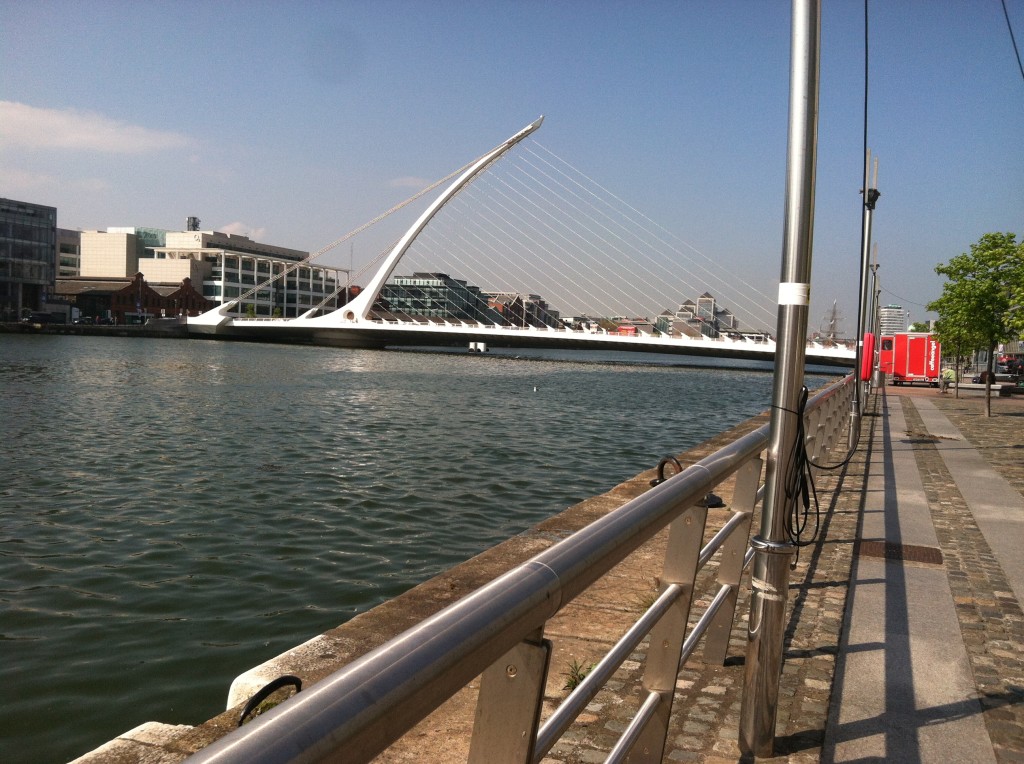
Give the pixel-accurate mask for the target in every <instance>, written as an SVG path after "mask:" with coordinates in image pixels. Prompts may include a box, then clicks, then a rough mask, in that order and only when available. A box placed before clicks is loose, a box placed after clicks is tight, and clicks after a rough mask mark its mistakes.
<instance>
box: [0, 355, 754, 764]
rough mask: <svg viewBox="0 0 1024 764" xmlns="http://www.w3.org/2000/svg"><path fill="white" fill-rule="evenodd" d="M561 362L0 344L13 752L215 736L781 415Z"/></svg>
mask: <svg viewBox="0 0 1024 764" xmlns="http://www.w3.org/2000/svg"><path fill="white" fill-rule="evenodd" d="M542 355H543V354H534V356H542ZM553 355H554V354H548V355H547V358H546V359H545V360H536V359H532V360H531V359H526V358H522V357H515V356H513V355H511V354H506V355H504V356H498V355H492V354H488V355H485V356H479V355H476V356H470V355H468V354H454V355H453V354H428V353H421V352H417V353H410V352H393V351H360V350H343V349H329V348H311V347H296V346H277V345H252V344H234V343H223V342H215V341H171V340H153V339H124V338H105V337H64V336H23V335H0V390H2V397H0V434H2V438H3V445H2V448H3V451H2V453H3V461H2V464H3V482H2V485H0V650H2V658H0V686H2V687H3V688H4V694H5V696H6V702H5V704H4V705H5V709H4V713H3V722H2V724H0V759H2V760H3V761H5V762H7V763H8V764H11V763H12V762H61V761H67V760H68V759H71V758H74V757H75V756H78V755H81V754H82V753H85V752H87V751H88V750H91V749H92V748H94V747H96V746H97V745H100V744H102V743H103V742H105V741H107V740H109V739H111V738H112V737H114V736H116V735H117V734H119V733H121V732H124V731H126V730H128V729H130V728H132V727H134V726H136V725H138V724H140V723H142V722H144V721H150V720H154V721H161V722H166V723H178V724H196V723H200V722H202V721H204V720H206V719H207V718H209V717H211V716H213V715H214V714H216V713H218V712H220V711H221V710H223V706H224V702H225V700H226V697H227V690H228V686H229V684H230V682H231V680H232V679H233V678H234V677H235V676H236V675H238V674H240V673H242V672H243V671H245V670H247V669H248V668H250V667H252V666H254V665H256V664H258V663H261V662H262V661H264V660H266V659H267V658H270V657H272V656H274V655H277V654H278V653H280V652H283V651H284V650H286V649H288V648H290V647H293V646H294V645H296V644H299V643H301V642H303V641H305V640H306V639H308V638H310V637H312V636H314V635H316V634H318V633H320V632H322V631H324V630H326V629H329V628H332V627H334V626H337V625H338V624H340V623H343V622H344V621H346V620H348V619H349V618H351V617H352V616H353V615H355V614H356V613H359V612H362V611H363V610H366V609H369V608H371V607H373V606H374V605H376V604H378V603H380V602H382V601H384V600H386V599H388V598H390V597H393V596H395V595H397V594H399V593H401V592H403V591H405V590H406V589H408V588H409V587H410V586H413V585H415V584H416V583H418V582H420V581H423V580H425V579H427V578H429V577H431V576H432V575H434V574H436V573H438V572H439V571H441V570H444V569H445V568H448V567H450V566H451V565H453V564H455V563H457V562H460V561H462V560H464V559H467V558H468V557H471V556H472V555H474V554H476V553H477V552H479V551H481V550H483V549H485V548H487V547H489V546H492V545H494V544H495V543H497V542H499V541H502V540H503V539H506V538H508V537H509V536H511V535H513V534H515V533H517V532H520V531H522V530H524V529H526V528H528V527H530V526H531V525H533V524H535V523H537V522H538V521H540V520H542V519H544V518H546V517H549V516H551V515H553V514H556V513H558V512H560V511H561V510H563V509H565V508H566V507H568V506H570V505H571V504H573V503H575V502H577V501H580V500H582V499H584V498H587V497H589V496H592V495H594V494H597V493H601V492H603V491H605V490H607V489H608V488H610V487H612V486H613V485H615V484H617V483H618V482H621V481H622V480H624V479H626V478H628V477H631V476H632V475H634V474H636V473H637V472H640V471H642V470H644V469H648V468H650V467H652V466H654V465H656V464H657V462H658V460H659V459H660V458H661V457H662V456H663V455H666V454H675V453H678V452H680V451H682V450H684V449H686V448H688V447H690V446H692V445H694V444H696V443H698V442H700V441H702V440H704V439H705V438H707V437H709V436H710V435H712V434H715V433H717V432H720V431H722V430H723V429H725V428H727V427H728V426H731V425H732V424H734V423H736V422H738V421H741V420H743V419H745V418H747V417H749V416H752V415H754V414H756V413H758V412H760V411H763V410H764V409H765V408H766V407H767V406H768V404H769V402H770V398H771V382H772V380H771V375H770V374H766V373H763V372H754V371H743V370H736V369H703V368H694V367H686V366H684V365H680V364H681V363H685V362H681V361H679V360H667V359H665V358H658V357H652V358H646V359H645V358H641V359H640V362H637V361H636V360H634V361H632V362H629V363H622V362H619V361H618V360H616V362H612V360H613V358H614V357H613V356H607V357H606V356H594V355H586V354H581V353H576V354H569V353H566V354H562V355H561V356H560V357H559V358H560V360H559V359H555V358H554V357H553Z"/></svg>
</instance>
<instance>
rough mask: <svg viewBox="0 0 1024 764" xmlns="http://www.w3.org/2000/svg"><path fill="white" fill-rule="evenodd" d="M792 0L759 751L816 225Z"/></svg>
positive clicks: (814, 31) (798, 8) (808, 0)
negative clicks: (791, 35) (784, 212)
mask: <svg viewBox="0 0 1024 764" xmlns="http://www.w3.org/2000/svg"><path fill="white" fill-rule="evenodd" d="M792 5H793V22H792V24H793V38H792V52H791V61H790V100H789V148H788V156H787V159H786V219H785V226H784V230H783V252H782V277H781V281H780V284H779V309H778V329H777V345H776V351H775V382H774V389H773V392H772V416H771V427H770V436H769V445H768V459H767V466H766V471H765V499H764V507H763V509H762V513H761V529H760V533H759V534H758V535H757V536H755V537H754V539H753V540H752V542H751V544H752V546H753V547H754V549H755V556H754V563H753V572H752V574H751V600H750V602H751V604H750V623H749V626H748V632H747V656H746V673H745V679H744V691H743V705H742V709H741V712H740V741H739V742H740V749H741V751H742V752H743V753H744V754H745V755H746V754H751V753H752V754H754V755H755V756H771V755H772V748H773V743H774V738H775V716H776V711H777V709H778V695H779V676H780V674H781V673H782V642H783V636H784V629H785V617H786V604H787V594H788V589H789V563H790V559H791V557H792V554H793V552H794V550H795V547H794V546H793V544H792V542H791V541H790V540H789V538H788V536H787V534H786V514H787V512H789V511H791V509H792V507H793V504H794V502H795V500H796V496H790V495H788V494H789V492H788V491H787V487H786V476H787V474H788V473H789V470H790V467H791V465H792V462H793V455H794V454H793V451H794V449H795V447H796V446H797V434H798V431H797V426H798V418H799V415H798V413H797V406H798V402H799V396H800V388H801V386H802V384H803V371H804V356H805V343H806V340H805V337H806V334H807V309H808V303H809V300H810V282H811V245H812V239H813V233H814V181H815V168H816V161H817V125H818V68H819V60H818V57H819V42H820V36H821V2H820V0H793V4H792ZM801 445H802V444H801Z"/></svg>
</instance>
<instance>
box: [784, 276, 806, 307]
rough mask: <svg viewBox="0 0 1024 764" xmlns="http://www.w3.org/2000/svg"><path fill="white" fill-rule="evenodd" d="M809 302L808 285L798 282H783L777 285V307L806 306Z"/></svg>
mask: <svg viewBox="0 0 1024 764" xmlns="http://www.w3.org/2000/svg"><path fill="white" fill-rule="evenodd" d="M810 302H811V285H810V284H801V283H800V282H798V281H783V282H782V283H781V284H779V305H808V304H810Z"/></svg>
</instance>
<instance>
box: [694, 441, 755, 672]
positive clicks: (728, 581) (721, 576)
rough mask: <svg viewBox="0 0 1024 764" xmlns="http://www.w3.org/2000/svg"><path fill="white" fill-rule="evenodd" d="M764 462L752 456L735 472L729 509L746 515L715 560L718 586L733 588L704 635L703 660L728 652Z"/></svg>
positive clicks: (719, 658)
mask: <svg viewBox="0 0 1024 764" xmlns="http://www.w3.org/2000/svg"><path fill="white" fill-rule="evenodd" d="M763 463H764V462H763V461H762V460H761V458H760V457H758V458H755V459H751V460H750V461H749V462H747V463H746V464H744V465H743V466H742V467H740V469H739V471H738V472H737V473H736V487H735V488H734V489H733V492H732V509H733V512H735V513H737V514H745V515H746V516H747V519H746V521H745V522H744V523H743V525H741V526H740V527H739V528H737V529H736V530H734V531H733V532H732V535H731V536H729V538H728V540H727V541H726V542H725V543H724V544H722V558H721V560H720V561H719V563H718V583H719V584H720V585H721V586H731V587H732V590H731V591H730V592H729V594H728V596H727V598H726V600H725V602H723V603H722V606H721V607H720V608H719V609H718V612H717V613H715V617H714V618H713V619H712V621H711V626H710V627H708V633H707V636H706V637H705V638H704V660H705V661H706V662H708V663H725V659H726V656H727V655H728V653H729V637H730V636H731V635H732V622H733V618H735V617H736V597H737V595H738V593H739V584H740V579H741V578H742V577H743V558H744V557H745V556H746V553H747V539H748V538H749V537H750V520H751V518H752V517H753V516H754V504H756V503H757V488H758V484H759V483H760V482H761V467H762V465H763Z"/></svg>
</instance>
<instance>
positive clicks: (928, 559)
mask: <svg viewBox="0 0 1024 764" xmlns="http://www.w3.org/2000/svg"><path fill="white" fill-rule="evenodd" d="M857 554H859V555H862V556H864V557H882V558H884V559H886V560H905V561H907V562H923V563H926V564H928V565H941V564H942V552H940V551H939V550H938V549H936V548H935V547H931V546H914V545H913V544H893V543H890V542H888V541H858V542H857Z"/></svg>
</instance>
